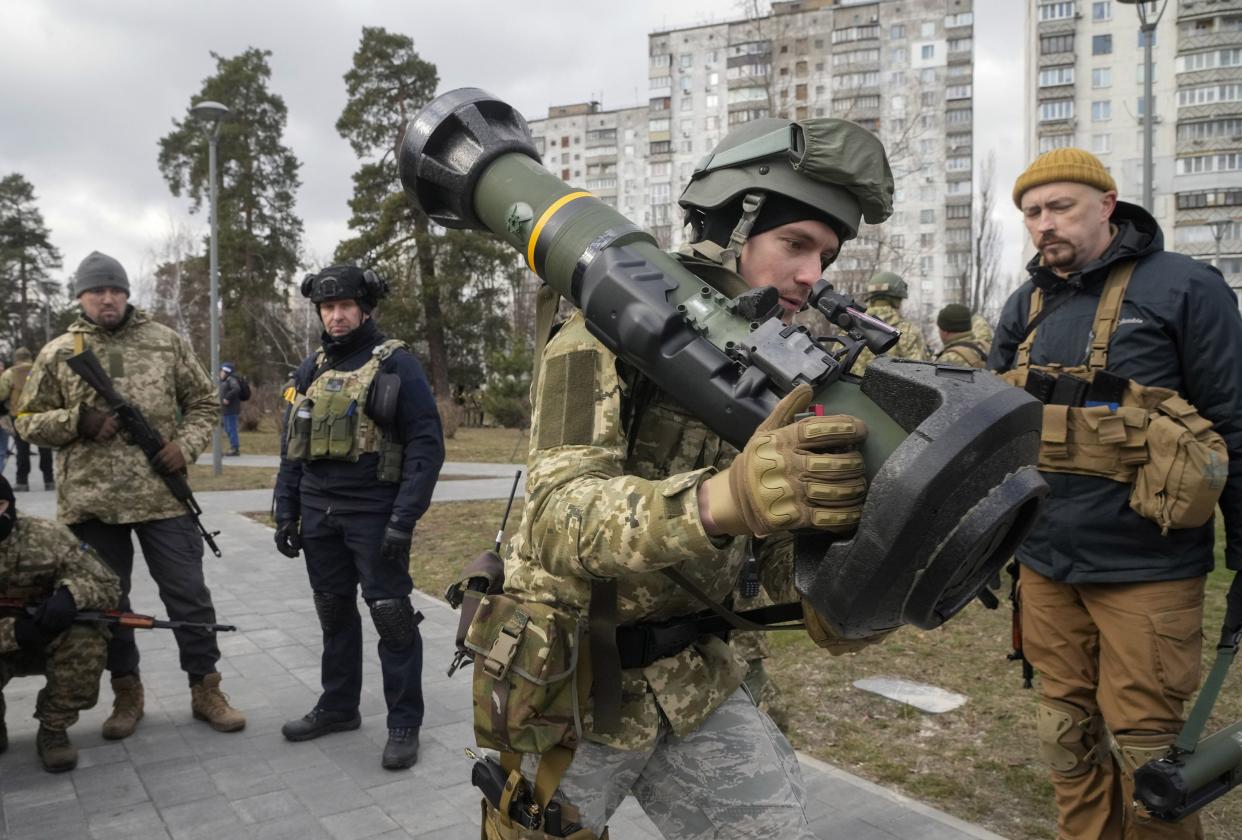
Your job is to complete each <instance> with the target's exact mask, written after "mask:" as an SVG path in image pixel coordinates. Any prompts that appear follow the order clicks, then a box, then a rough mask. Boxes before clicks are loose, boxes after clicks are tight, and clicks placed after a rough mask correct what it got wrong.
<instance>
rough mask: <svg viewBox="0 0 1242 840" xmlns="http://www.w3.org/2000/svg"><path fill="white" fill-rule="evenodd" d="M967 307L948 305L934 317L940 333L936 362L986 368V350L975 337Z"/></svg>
mask: <svg viewBox="0 0 1242 840" xmlns="http://www.w3.org/2000/svg"><path fill="white" fill-rule="evenodd" d="M971 318H972V316H971V312H970V309H969V307H966V306H964V305H962V304H960V303H950V304H949V305H947V306H945V307H944V308H943V309H941V310H940V314H939V315H937V316H936V328H937V329H938V330H939V331H940V344H941V348H942V349H941V350H940V352H939V353H937V354H936V361H937V362H943V363H944V364H946V365H961V366H962V367H970V368H983V367H987V363H988V350H989V349H990V348H989V347H988V345H987V344H986V343H985V342H981V341H979V339H978V338H977V337H976V336H975V333H974V328H973V326H972V324H971Z"/></svg>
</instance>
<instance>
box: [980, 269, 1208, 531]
mask: <svg viewBox="0 0 1242 840" xmlns="http://www.w3.org/2000/svg"><path fill="white" fill-rule="evenodd" d="M1135 265H1136V262H1135V261H1134V260H1127V261H1125V262H1122V263H1119V264H1116V265H1114V266H1113V268H1112V270H1111V271H1110V272H1109V275H1108V278H1107V279H1106V280H1105V282H1104V287H1103V289H1102V290H1101V293H1100V302H1099V305H1098V306H1097V307H1096V312H1095V320H1094V322H1093V323H1092V326H1091V349H1090V353H1089V355H1088V357H1087V363H1086V364H1085V365H1075V366H1070V367H1067V366H1064V365H1060V364H1049V365H1033V364H1031V345H1032V344H1033V343H1034V341H1035V333H1036V331H1037V329H1038V323H1039V320H1040V319H1038V316H1039V313H1040V311H1041V310H1042V308H1043V304H1044V299H1043V291H1042V290H1041V289H1035V290H1034V291H1033V292H1032V293H1031V307H1030V314H1029V316H1028V321H1027V323H1028V332H1027V335H1026V337H1025V338H1024V339H1023V341H1022V343H1021V344H1019V345H1018V351H1017V358H1016V364H1015V366H1014V368H1013V369H1012V370H1010V371H1007V372H1005V373H1004V374H1002V377H1003V378H1004V379H1005V380H1006V381H1007V382H1009V383H1010V384H1012V385H1016V386H1017V387H1019V388H1024V389H1025V390H1026V391H1027V392H1028V393H1030V394H1032V395H1034V396H1036V397H1037V398H1039V399H1040V401H1041V402H1043V403H1044V409H1043V428H1042V431H1041V433H1040V446H1039V469H1040V470H1041V471H1044V472H1053V473H1070V474H1074V475H1088V476H1095V477H1098V478H1106V479H1110V480H1112V481H1117V482H1120V483H1122V484H1129V485H1132V487H1133V489H1132V491H1131V495H1130V507H1131V508H1132V509H1134V510H1135V511H1136V512H1137V513H1139V514H1140V515H1142V516H1144V517H1146V518H1148V519H1151V520H1152V521H1154V522H1156V523H1157V524H1158V525H1160V526H1161V528H1162V531H1163V532H1167V531H1168V529H1170V528H1192V527H1198V526H1200V525H1202V524H1204V523H1205V522H1207V520H1208V519H1210V518H1211V516H1212V512H1213V511H1214V509H1215V506H1216V501H1217V499H1218V498H1219V497H1220V492H1221V490H1222V489H1223V488H1224V482H1225V478H1226V477H1227V474H1228V452H1227V450H1226V447H1225V443H1224V440H1223V439H1222V438H1221V436H1220V435H1219V434H1217V433H1216V432H1214V431H1212V423H1211V422H1210V421H1209V420H1207V419H1206V418H1204V417H1202V416H1201V415H1200V414H1199V412H1198V410H1197V409H1196V408H1195V407H1194V406H1193V405H1191V404H1190V403H1189V402H1188V401H1187V400H1186V399H1185V398H1183V397H1181V396H1180V395H1179V394H1178V393H1177V391H1175V390H1173V389H1171V388H1161V387H1158V386H1154V385H1142V384H1140V383H1138V382H1135V381H1134V380H1133V379H1126V378H1124V377H1120V376H1117V375H1116V374H1114V373H1111V372H1109V371H1108V345H1109V341H1110V340H1111V339H1112V336H1113V333H1114V332H1115V331H1116V329H1117V323H1118V320H1119V318H1120V315H1121V304H1122V301H1123V300H1124V299H1125V293H1126V288H1127V287H1128V286H1129V283H1130V278H1131V277H1132V276H1133V274H1134V269H1135ZM1032 325H1033V326H1032Z"/></svg>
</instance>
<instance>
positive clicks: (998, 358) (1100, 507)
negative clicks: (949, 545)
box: [988, 202, 1242, 583]
mask: <svg viewBox="0 0 1242 840" xmlns="http://www.w3.org/2000/svg"><path fill="white" fill-rule="evenodd" d="M1112 222H1113V224H1114V225H1116V226H1117V228H1118V230H1117V234H1116V236H1115V237H1114V238H1113V241H1112V243H1111V244H1110V245H1109V247H1108V250H1106V251H1105V252H1104V254H1103V256H1101V257H1100V258H1099V259H1098V260H1096V261H1095V262H1093V263H1091V264H1090V265H1088V266H1086V267H1085V268H1083V270H1082V271H1081V272H1079V273H1077V274H1074V275H1071V276H1070V277H1068V278H1064V279H1062V278H1060V277H1058V276H1056V275H1055V274H1053V272H1052V271H1051V270H1050V269H1047V268H1044V267H1043V266H1041V265H1040V264H1039V257H1038V255H1037V256H1036V257H1035V259H1033V260H1032V261H1031V262H1030V264H1029V265H1028V266H1027V270H1028V271H1029V272H1030V274H1031V279H1030V280H1029V281H1027V282H1026V283H1024V284H1023V285H1022V286H1021V287H1020V288H1019V289H1018V290H1017V291H1016V292H1014V293H1013V294H1012V295H1011V296H1010V297H1009V300H1008V301H1006V303H1005V308H1004V311H1003V312H1002V313H1001V317H1000V323H999V324H997V327H996V339H995V341H994V342H993V343H992V352H991V354H990V355H989V357H988V367H989V368H991V369H993V370H997V371H1004V370H1009V369H1010V368H1011V367H1012V366H1013V365H1014V362H1015V357H1016V355H1017V348H1018V345H1019V344H1020V343H1021V342H1022V338H1023V335H1024V333H1025V331H1026V323H1027V320H1028V313H1029V312H1030V302H1031V292H1032V290H1033V289H1034V288H1035V287H1036V286H1038V287H1039V288H1041V289H1043V291H1044V304H1043V305H1044V308H1045V309H1047V308H1049V307H1052V306H1054V305H1056V301H1057V300H1058V299H1059V298H1060V297H1061V296H1062V295H1066V294H1069V295H1072V297H1071V298H1070V299H1069V300H1068V301H1067V302H1065V303H1064V304H1063V305H1061V306H1060V307H1059V308H1057V309H1056V311H1055V312H1052V313H1051V314H1049V315H1048V316H1047V318H1046V319H1045V320H1044V321H1043V322H1041V323H1040V325H1039V329H1038V331H1037V332H1036V333H1035V341H1034V342H1033V343H1032V346H1031V363H1032V364H1035V365H1044V364H1049V363H1053V362H1059V363H1061V364H1063V365H1066V366H1072V365H1085V364H1086V362H1087V354H1088V350H1089V348H1090V344H1091V327H1092V324H1093V323H1094V321H1095V310H1096V306H1097V305H1098V304H1099V301H1100V291H1101V289H1102V288H1103V285H1104V281H1105V279H1107V277H1108V273H1109V269H1110V267H1111V266H1112V265H1113V263H1115V262H1117V261H1118V260H1122V259H1130V258H1134V257H1137V258H1138V259H1139V262H1138V266H1137V268H1136V269H1135V272H1134V276H1133V277H1132V278H1131V280H1130V285H1129V286H1128V287H1127V289H1126V295H1125V299H1124V300H1123V302H1122V306H1121V317H1120V318H1119V319H1118V325H1117V329H1116V331H1115V332H1114V333H1113V337H1112V340H1111V341H1110V342H1109V347H1108V369H1109V370H1110V371H1112V372H1113V373H1116V374H1118V375H1119V376H1124V377H1126V378H1128V379H1133V380H1134V381H1136V382H1138V383H1139V384H1141V385H1159V386H1161V387H1164V388H1173V389H1175V390H1176V391H1177V392H1178V393H1180V394H1181V395H1182V396H1183V397H1185V398H1186V399H1187V400H1189V401H1190V402H1191V404H1193V405H1194V406H1195V407H1196V408H1197V409H1198V410H1199V413H1200V414H1202V415H1203V416H1204V417H1206V418H1208V419H1209V420H1211V421H1212V422H1213V423H1215V424H1216V431H1217V432H1219V433H1220V434H1221V436H1222V437H1224V439H1225V443H1226V445H1227V446H1228V448H1229V480H1228V482H1227V483H1226V486H1225V491H1224V494H1223V495H1222V496H1221V500H1220V508H1221V511H1222V512H1223V514H1224V518H1225V533H1226V552H1225V558H1226V562H1227V564H1228V566H1229V568H1231V569H1242V364H1240V362H1242V317H1239V314H1238V301H1237V297H1236V296H1235V295H1234V293H1233V291H1232V290H1231V289H1230V288H1229V287H1228V286H1227V285H1226V284H1225V281H1224V279H1223V278H1222V277H1221V275H1220V272H1218V271H1217V270H1216V269H1215V268H1213V267H1212V266H1210V265H1207V264H1206V263H1201V262H1196V261H1195V260H1192V259H1191V258H1189V257H1187V256H1184V255H1182V254H1176V253H1171V252H1169V251H1165V250H1164V239H1163V236H1162V234H1161V232H1160V227H1159V225H1157V224H1156V220H1155V219H1153V218H1152V217H1151V216H1150V215H1149V214H1148V213H1147V212H1146V211H1145V210H1143V209H1142V208H1140V207H1136V206H1135V205H1132V204H1126V203H1124V202H1118V203H1117V209H1116V210H1115V211H1114V213H1113V217H1112ZM1042 475H1043V477H1044V479H1045V480H1046V481H1047V482H1048V485H1049V486H1050V487H1051V488H1052V493H1051V495H1050V496H1049V498H1048V502H1047V507H1046V508H1045V510H1044V513H1043V515H1042V516H1041V517H1040V519H1039V521H1038V522H1037V523H1036V525H1035V528H1034V529H1033V530H1032V531H1031V535H1030V536H1029V537H1028V538H1027V540H1026V542H1024V543H1023V544H1022V545H1021V546H1020V547H1019V549H1018V552H1017V555H1018V559H1019V560H1020V561H1021V562H1022V563H1023V564H1024V565H1026V566H1030V567H1031V568H1032V569H1034V570H1035V571H1037V572H1039V573H1040V574H1042V575H1045V576H1046V577H1050V578H1052V579H1053V580H1062V581H1069V582H1072V583H1115V582H1121V581H1129V582H1135V581H1151V580H1177V579H1180V578H1188V577H1196V576H1198V575H1203V574H1206V573H1207V572H1209V571H1211V570H1212V566H1213V556H1212V546H1213V538H1214V533H1213V523H1212V522H1209V523H1208V524H1207V525H1204V526H1203V527H1201V528H1187V529H1182V530H1171V531H1169V533H1168V536H1164V537H1162V536H1161V535H1160V528H1159V526H1157V525H1156V524H1155V523H1153V522H1151V521H1149V520H1147V519H1144V518H1143V517H1141V516H1139V515H1138V514H1137V513H1135V512H1134V511H1132V510H1131V509H1130V505H1129V497H1130V485H1128V484H1122V483H1120V482H1116V481H1110V480H1108V479H1104V478H1095V477H1092V476H1082V475H1068V474H1065V473H1042Z"/></svg>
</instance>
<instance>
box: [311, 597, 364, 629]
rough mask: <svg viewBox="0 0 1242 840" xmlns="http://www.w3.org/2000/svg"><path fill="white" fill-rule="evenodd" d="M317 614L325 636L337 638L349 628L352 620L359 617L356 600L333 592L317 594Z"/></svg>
mask: <svg viewBox="0 0 1242 840" xmlns="http://www.w3.org/2000/svg"><path fill="white" fill-rule="evenodd" d="M313 595H314V599H315V612H316V613H318V615H319V626H320V627H321V628H323V634H324V635H325V636H335V635H336V634H337V633H339V632H341V631H342V630H344V629H345V628H346V627H347V626H349V622H350V619H352V618H354V617H355V616H356V615H358V607H357V605H356V603H355V600H354V598H352V597H350V596H347V595H335V594H333V593H331V592H315V593H313Z"/></svg>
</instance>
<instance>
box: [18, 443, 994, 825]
mask: <svg viewBox="0 0 1242 840" xmlns="http://www.w3.org/2000/svg"><path fill="white" fill-rule="evenodd" d="M260 457H261V456H250V457H249V458H247V457H245V456H243V458H240V459H229V461H228V463H236V464H239V465H247V464H249V465H253V466H261V465H264V464H265V463H270V461H260V460H259V458H260ZM12 469H13V467H12V465H11V464H10V466H9V467H8V470H7V472H8V473H9V474H10V477H11V473H12ZM513 469H514V468H513V467H510V466H507V465H464V464H446V465H445V472H446V473H451V474H455V475H463V474H477V475H479V476H480V477H479V478H478V479H473V480H468V481H447V482H443V483H441V484H440V485H439V487H437V488H436V497H435V498H436V501H437V502H439V501H450V500H456V499H463V498H504V497H506V496H507V495H508V493H509V487H510V485H511V484H512V481H513V478H512V475H513V473H512V470H513ZM35 486H41V484H39V483H38V482H37V481H36V485H35ZM269 498H270V494H269V493H268V492H267V491H247V492H236V493H203V494H201V495H200V496H199V499H200V502H201V503H202V506H203V508H204V520H205V522H206V523H207V525H208V527H209V528H212V529H219V530H221V531H222V532H223V533H222V534H221V535H220V537H219V538H218V539H219V543H220V547H221V549H223V551H224V556H223V557H222V558H220V559H218V560H217V559H215V558H212V557H211V556H210V555H208V556H207V560H206V563H207V578H208V582H209V583H210V585H211V589H212V593H213V595H214V597H215V602H216V609H217V612H218V614H219V617H220V620H221V621H222V622H228V623H233V624H236V625H238V626H239V627H241V628H242V630H241V631H240V632H237V633H227V634H221V635H220V648H221V651H222V652H223V658H222V659H221V661H220V670H221V672H222V673H223V674H224V689H225V690H226V691H227V692H228V693H229V695H230V696H231V698H232V700H233V703H234V704H235V705H236V706H237V707H238V708H240V709H242V710H243V711H245V712H246V715H247V717H248V719H249V723H248V725H247V727H246V729H245V731H243V732H240V733H235V734H227V735H226V734H220V733H216V732H214V731H212V730H211V729H210V728H208V727H207V725H206V724H203V723H199V722H196V721H194V720H193V719H192V718H191V717H190V696H189V689H188V688H187V687H186V682H185V676H184V674H182V672H181V671H180V670H179V668H178V665H177V651H176V646H175V645H174V644H173V638H172V634H171V633H168V632H163V631H139V644H140V646H141V648H142V654H143V682H144V683H145V685H146V689H147V716H146V718H145V719H144V720H143V722H142V724H141V725H140V726H139V729H138V732H137V733H136V734H135V735H134V736H133V737H131V738H128V739H126V740H125V741H121V742H108V741H104V740H103V739H102V738H101V737H100V735H99V727H100V724H101V723H102V722H103V719H104V718H105V717H106V715H107V711H108V708H109V707H110V706H111V700H112V697H111V691H110V690H109V689H108V688H107V687H105V688H104V689H103V691H102V692H101V698H100V703H99V705H98V706H97V707H96V708H95V709H92V710H91V711H89V712H86V713H85V714H83V716H82V721H81V722H80V723H79V724H78V725H77V726H76V727H74V729H73V730H72V734H73V738H74V741H75V743H77V745H78V746H79V748H80V749H81V761H80V763H79V766H78V769H77V770H75V771H74V772H72V773H66V774H62V775H57V776H53V775H49V774H47V773H44V772H43V771H42V769H40V767H39V764H38V759H37V758H36V756H35V751H34V734H35V730H36V727H37V724H36V723H35V721H34V720H33V719H32V718H31V717H30V714H31V711H32V710H33V707H34V697H35V693H36V691H37V690H38V688H39V687H40V681H39V680H37V679H23V680H15V681H14V682H12V683H10V684H9V686H8V688H7V690H6V692H5V695H6V697H7V699H8V725H9V737H10V742H11V743H10V747H9V751H8V752H7V753H5V754H4V755H2V756H0V840H26V838H30V840H46V838H57V840H75V838H99V840H105V838H106V839H107V840H112V839H113V838H117V837H128V838H135V840H157V839H158V838H174V840H195V838H203V839H204V840H208V839H209V840H223V838H229V840H233V839H234V838H254V839H255V840H277V838H291V840H315V838H335V840H361V839H362V838H384V840H392V839H393V838H432V837H435V838H454V840H456V838H463V840H467V839H468V838H475V837H478V831H479V830H478V815H479V808H478V801H479V794H478V792H477V791H476V790H475V789H474V788H473V787H472V786H471V785H470V781H469V779H470V762H469V760H468V759H466V758H465V756H464V754H463V748H464V747H466V746H471V745H473V743H474V738H473V735H472V731H471V722H470V680H469V674H468V673H459V674H458V675H457V676H456V677H455V678H453V679H451V680H450V679H448V678H446V677H445V675H444V669H445V667H446V665H447V663H448V661H449V659H450V657H451V651H452V644H453V632H454V629H455V626H456V622H457V615H456V613H454V612H452V611H451V610H450V609H449V608H448V607H447V606H445V605H443V604H442V603H440V602H438V601H436V600H434V599H432V598H430V597H428V596H425V595H423V594H421V593H417V592H416V593H415V594H414V601H415V604H416V606H417V607H418V608H419V609H421V610H422V611H423V613H424V615H425V616H426V619H425V620H424V621H423V623H422V625H421V629H422V633H423V639H424V643H425V657H426V663H427V667H426V668H425V672H424V686H425V692H426V702H427V714H426V720H425V722H424V727H423V730H422V751H421V754H420V757H419V763H418V764H417V765H416V766H415V767H414V768H412V769H410V770H408V771H403V772H395V773H394V772H389V771H385V770H383V769H381V768H380V766H379V754H380V750H381V748H382V746H383V743H384V741H385V739H386V737H387V732H386V730H385V728H384V701H383V697H382V695H381V693H380V681H379V667H378V660H377V657H376V654H375V646H374V641H375V637H374V633H373V631H372V629H371V627H370V623H369V622H368V621H366V620H365V619H364V621H363V625H364V628H365V632H366V633H367V639H368V642H367V653H366V665H365V669H366V681H365V687H364V690H363V697H362V708H361V711H362V715H363V726H362V728H361V729H359V730H358V731H356V732H348V733H341V734H336V735H330V736H327V737H324V738H321V739H319V740H317V741H310V742H305V743H301V744H292V743H289V742H287V741H285V740H284V739H283V738H282V737H281V735H280V726H281V724H282V723H283V722H284V721H285V720H287V719H289V718H293V717H297V716H299V715H301V714H303V713H304V712H305V711H307V710H308V709H309V708H310V707H311V706H312V705H313V704H314V702H315V698H316V696H317V695H318V691H319V625H318V621H317V619H316V617H315V611H314V608H313V607H312V605H311V600H310V597H309V596H310V593H309V591H308V588H307V584H306V578H305V572H304V569H303V566H302V564H301V563H300V562H299V561H297V560H289V559H287V558H285V557H283V556H281V555H280V554H278V553H277V552H276V550H275V547H274V546H273V545H272V539H271V531H270V529H268V528H265V527H263V526H262V525H259V524H257V523H255V522H253V521H252V520H250V519H247V518H246V517H243V516H240V515H238V513H237V511H248V510H265V509H267V508H268V504H269ZM19 506H20V509H22V510H25V511H27V512H30V513H36V514H40V515H45V516H51V515H54V513H55V510H54V508H55V498H54V494H52V493H47V492H42V491H39V490H35V491H33V492H31V493H25V494H22V495H21V496H20V497H19ZM487 527H488V528H489V529H490V528H491V527H492V526H491V525H488V526H487ZM462 559H463V561H464V560H465V559H466V558H462ZM137 567H138V568H141V564H138V565H137ZM133 601H134V604H135V608H137V609H140V610H142V611H146V612H153V613H157V614H163V607H162V605H160V603H159V601H158V598H157V596H156V593H155V589H154V586H153V585H152V584H151V582H150V580H149V578H148V577H147V576H146V575H145V574H144V573H142V572H138V573H136V574H135V582H134V597H133ZM801 760H802V769H803V774H804V777H805V779H806V783H807V788H808V797H807V798H808V803H809V804H808V815H809V816H810V818H811V820H812V827H813V829H814V830H815V833H816V835H817V836H818V837H823V838H828V837H833V838H848V840H896V838H926V840H964V838H996V837H997V835H994V834H991V833H989V832H987V831H984V830H983V829H981V828H979V827H977V826H973V825H970V824H967V823H964V822H962V821H960V820H957V819H955V818H953V817H950V816H948V815H946V814H943V813H941V812H939V811H936V810H934V809H932V808H929V807H927V806H925V805H922V804H920V803H918V802H914V801H912V800H910V799H907V798H906V797H903V796H900V795H898V794H895V793H892V792H891V791H887V790H884V789H883V788H879V787H877V786H876V785H873V784H871V783H869V782H866V781H863V780H861V779H859V778H857V777H855V776H852V775H850V774H848V773H846V772H844V771H842V770H840V769H837V768H835V767H832V766H829V765H827V764H824V763H823V762H820V761H816V760H814V759H811V758H809V757H807V756H802V757H801ZM611 836H612V837H613V838H614V840H654V838H659V837H660V835H659V833H658V832H657V831H656V829H655V827H654V826H653V825H652V824H651V823H650V822H649V821H648V820H647V819H646V817H645V816H644V815H643V814H642V812H641V810H640V809H639V808H638V807H637V806H636V804H635V803H634V801H633V800H632V799H631V800H627V802H626V803H625V804H624V805H623V806H622V808H621V810H620V811H619V812H618V814H617V816H616V817H615V818H614V819H613V821H612V823H611Z"/></svg>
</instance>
